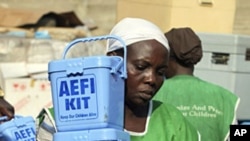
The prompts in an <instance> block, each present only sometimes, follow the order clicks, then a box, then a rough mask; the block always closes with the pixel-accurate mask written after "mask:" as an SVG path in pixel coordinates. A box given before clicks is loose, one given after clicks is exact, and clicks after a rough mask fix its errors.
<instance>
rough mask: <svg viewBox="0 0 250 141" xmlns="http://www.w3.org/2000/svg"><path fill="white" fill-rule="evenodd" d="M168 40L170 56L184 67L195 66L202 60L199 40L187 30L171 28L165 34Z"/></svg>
mask: <svg viewBox="0 0 250 141" xmlns="http://www.w3.org/2000/svg"><path fill="white" fill-rule="evenodd" d="M165 36H166V37H167V39H168V42H169V47H170V49H171V55H172V54H173V55H174V56H175V57H176V59H177V60H178V61H180V62H181V63H182V64H184V65H186V66H190V65H195V64H196V63H198V62H199V61H200V60H201V58H202V45H201V40H200V38H199V37H198V36H197V35H196V34H195V33H194V31H193V30H192V29H191V28H189V27H185V28H172V29H171V30H170V31H168V32H166V33H165Z"/></svg>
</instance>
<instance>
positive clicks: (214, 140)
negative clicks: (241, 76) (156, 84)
mask: <svg viewBox="0 0 250 141" xmlns="http://www.w3.org/2000/svg"><path fill="white" fill-rule="evenodd" d="M154 99H158V100H160V101H164V102H168V103H171V104H173V105H174V106H176V107H177V108H178V109H179V110H180V111H181V112H182V113H183V115H184V116H186V118H187V119H188V120H189V121H190V122H191V123H192V124H193V125H194V126H195V127H196V128H197V129H198V131H199V133H200V134H201V140H202V141H224V140H226V139H227V138H228V136H229V129H230V124H232V123H233V122H234V120H235V118H236V117H235V116H236V109H237V107H238V103H239V98H238V97H237V96H236V95H235V94H233V93H231V92H230V91H228V90H226V89H224V88H222V87H220V86H217V85H214V84H211V83H209V82H206V81H203V80H201V79H199V78H197V77H193V76H189V75H178V76H175V77H172V78H170V79H167V80H165V82H164V84H163V85H162V87H161V89H160V90H159V91H158V93H157V94H156V96H155V97H154Z"/></svg>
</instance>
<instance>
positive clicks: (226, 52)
mask: <svg viewBox="0 0 250 141" xmlns="http://www.w3.org/2000/svg"><path fill="white" fill-rule="evenodd" d="M249 15H250V1H249V0H188V1H183V0H154V1H152V0H67V1H64V0H44V1H42V2H41V1H39V0H22V1H20V0H0V37H1V38H0V63H1V79H0V80H1V86H2V87H3V88H4V90H5V92H6V99H8V100H9V101H10V102H11V103H12V104H13V105H14V106H15V108H16V111H17V113H18V114H22V115H32V116H36V115H37V114H38V111H40V109H41V108H43V107H49V106H51V105H52V102H51V92H50V85H49V81H48V80H47V77H48V76H47V71H48V67H47V64H48V62H49V61H51V60H54V59H61V56H62V53H63V50H64V48H65V46H66V45H67V44H68V43H69V42H70V41H72V40H74V39H76V38H83V37H93V36H99V35H106V34H108V33H109V31H110V30H111V28H112V27H113V25H114V24H115V23H116V22H117V21H119V20H120V19H122V18H124V17H140V18H144V19H147V20H150V21H152V22H154V23H155V24H156V25H158V26H159V27H160V28H161V29H162V31H163V32H166V31H168V30H170V29H171V28H173V27H191V28H192V29H193V30H194V31H195V32H197V34H198V35H199V37H200V38H201V40H202V44H203V52H204V57H203V59H202V61H201V62H200V63H199V64H198V65H197V66H196V71H195V75H197V76H199V77H201V78H203V79H205V80H207V81H210V82H213V83H216V84H218V85H221V86H222V87H224V88H226V89H229V90H230V91H232V92H234V93H235V94H236V95H238V96H239V97H240V98H241V103H240V105H239V111H238V119H240V120H250V111H249V110H248V107H250V104H249V100H250V89H249V86H250V16H249ZM104 53H105V43H103V42H96V43H85V44H81V45H77V46H76V47H74V49H72V50H71V51H70V52H69V53H68V56H69V57H79V56H89V55H96V54H102V55H104ZM27 109H29V110H27Z"/></svg>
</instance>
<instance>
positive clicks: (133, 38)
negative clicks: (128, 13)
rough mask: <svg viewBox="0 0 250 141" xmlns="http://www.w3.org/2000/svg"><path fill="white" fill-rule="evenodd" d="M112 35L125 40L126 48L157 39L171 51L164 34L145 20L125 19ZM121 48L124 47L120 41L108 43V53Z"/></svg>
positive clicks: (116, 26) (114, 29)
mask: <svg viewBox="0 0 250 141" xmlns="http://www.w3.org/2000/svg"><path fill="white" fill-rule="evenodd" d="M110 35H116V36H119V37H120V38H121V39H123V40H124V42H125V44H126V46H128V45H131V44H133V43H136V42H139V41H144V40H151V39H155V40H157V41H158V42H160V43H161V44H162V45H164V46H165V47H166V48H167V49H168V50H169V46H168V41H167V39H166V37H165V35H164V33H163V32H162V31H161V30H160V29H159V27H157V26H156V25H155V24H153V23H151V22H149V21H147V20H144V19H140V18H124V19H122V20H121V21H120V22H118V23H117V24H116V25H115V26H114V27H113V29H112V30H111V32H110ZM121 48H122V45H121V43H120V42H119V41H117V40H112V39H110V40H108V41H107V48H106V52H107V53H108V52H112V51H114V50H117V49H121Z"/></svg>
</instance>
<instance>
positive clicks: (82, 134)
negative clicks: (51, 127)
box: [53, 128, 130, 141]
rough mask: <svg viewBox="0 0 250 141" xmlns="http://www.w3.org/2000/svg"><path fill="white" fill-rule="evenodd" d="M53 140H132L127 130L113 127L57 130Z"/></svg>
mask: <svg viewBox="0 0 250 141" xmlns="http://www.w3.org/2000/svg"><path fill="white" fill-rule="evenodd" d="M53 141H130V136H129V134H128V133H127V132H124V131H121V130H116V129H112V128H104V129H93V130H83V131H68V132H57V133H55V134H54V135H53Z"/></svg>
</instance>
